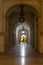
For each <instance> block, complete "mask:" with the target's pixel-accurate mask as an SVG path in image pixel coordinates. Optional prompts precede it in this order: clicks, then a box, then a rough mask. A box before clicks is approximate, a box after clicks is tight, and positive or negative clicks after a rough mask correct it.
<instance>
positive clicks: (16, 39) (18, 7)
mask: <svg viewBox="0 0 43 65" xmlns="http://www.w3.org/2000/svg"><path fill="white" fill-rule="evenodd" d="M6 1H7V0H6ZM9 1H10V0H9ZM12 1H13V0H12ZM12 1H11V2H8V1H7V2H5V3H6V4H4V5H3V6H4V7H5V8H3V12H4V13H3V17H2V18H3V22H4V23H2V24H3V26H2V30H3V32H4V35H3V38H2V42H3V44H2V45H3V47H2V48H1V50H2V52H3V53H2V54H0V59H1V60H0V65H9V64H10V65H43V54H40V53H39V51H41V50H40V49H43V48H42V47H43V46H42V47H41V48H40V46H41V45H40V38H39V37H40V31H41V30H42V29H41V28H40V26H41V25H39V24H40V21H39V15H40V13H39V12H40V11H38V7H35V6H38V4H37V3H36V4H37V5H35V3H33V2H34V1H33V2H30V1H29V2H24V1H23V2H21V3H18V2H17V3H16V1H15V4H14V2H13V3H12ZM21 1H22V0H21ZM28 3H29V4H28ZM30 3H31V4H30ZM12 4H13V5H12ZM32 4H33V5H32ZM5 5H6V6H5ZM7 6H8V7H7ZM39 9H40V7H39ZM39 29H41V30H39ZM3 39H4V40H3ZM41 43H42V40H41ZM42 51H43V50H42Z"/></svg>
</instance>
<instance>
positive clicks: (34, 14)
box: [5, 3, 39, 47]
mask: <svg viewBox="0 0 43 65" xmlns="http://www.w3.org/2000/svg"><path fill="white" fill-rule="evenodd" d="M22 4H23V5H25V6H26V7H27V8H29V10H30V11H31V12H30V11H29V12H30V13H31V14H32V13H33V14H32V16H31V15H30V17H31V18H32V19H34V18H35V22H37V20H38V17H39V15H38V12H37V10H36V9H35V8H34V7H33V6H31V5H27V4H24V3H22ZM22 4H18V5H13V6H12V7H11V8H9V9H8V11H7V12H6V29H5V31H7V32H6V33H7V35H5V36H6V37H5V39H6V41H9V39H10V36H9V35H10V34H9V29H8V28H9V27H8V26H10V24H12V23H10V22H9V16H10V14H11V13H12V12H13V10H14V8H15V7H16V6H17V7H19V6H20V5H22ZM14 23H15V22H14ZM33 23H34V22H33ZM36 24H37V23H36ZM12 26H13V24H12ZM10 32H12V31H10ZM7 36H9V38H8V40H7ZM7 43H8V44H9V43H10V41H9V42H7ZM8 44H6V46H7V45H8ZM11 45H12V44H11ZM9 46H10V45H9ZM9 46H8V47H9Z"/></svg>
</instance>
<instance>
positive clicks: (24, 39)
mask: <svg viewBox="0 0 43 65" xmlns="http://www.w3.org/2000/svg"><path fill="white" fill-rule="evenodd" d="M26 39H27V36H26V35H25V34H22V35H21V42H26Z"/></svg>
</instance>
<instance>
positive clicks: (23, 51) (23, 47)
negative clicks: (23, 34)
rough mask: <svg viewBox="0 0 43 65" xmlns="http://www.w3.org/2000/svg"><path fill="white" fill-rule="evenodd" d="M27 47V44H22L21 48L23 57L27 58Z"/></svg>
mask: <svg viewBox="0 0 43 65" xmlns="http://www.w3.org/2000/svg"><path fill="white" fill-rule="evenodd" d="M26 46H27V43H24V42H21V44H20V47H21V56H23V57H24V56H25V48H26Z"/></svg>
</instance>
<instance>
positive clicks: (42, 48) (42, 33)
mask: <svg viewBox="0 0 43 65" xmlns="http://www.w3.org/2000/svg"><path fill="white" fill-rule="evenodd" d="M39 24H40V26H39V30H40V34H39V52H41V53H42V52H43V0H42V2H41V20H40V23H39Z"/></svg>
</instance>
